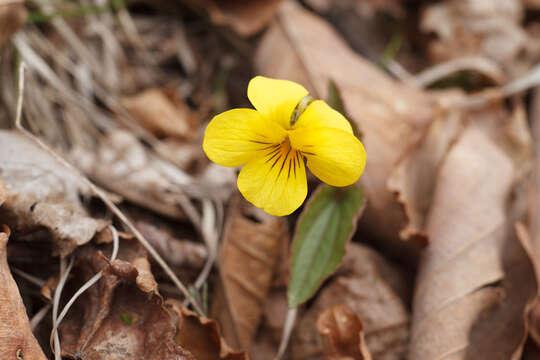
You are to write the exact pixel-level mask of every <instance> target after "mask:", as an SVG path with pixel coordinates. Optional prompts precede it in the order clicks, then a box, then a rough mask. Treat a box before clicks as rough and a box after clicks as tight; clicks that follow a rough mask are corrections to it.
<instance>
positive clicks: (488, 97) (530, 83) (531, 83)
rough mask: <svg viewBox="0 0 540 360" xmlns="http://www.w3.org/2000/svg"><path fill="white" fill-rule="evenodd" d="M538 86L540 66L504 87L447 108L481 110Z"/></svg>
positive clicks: (495, 88)
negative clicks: (492, 103)
mask: <svg viewBox="0 0 540 360" xmlns="http://www.w3.org/2000/svg"><path fill="white" fill-rule="evenodd" d="M538 85H540V64H538V65H536V66H534V67H533V68H532V69H531V70H529V71H528V72H527V73H526V74H525V75H523V76H522V77H520V78H518V79H516V80H514V81H511V82H509V83H508V84H506V85H504V86H501V87H494V88H490V89H487V90H485V91H482V92H480V93H478V94H474V95H470V96H468V97H466V98H463V99H460V100H457V101H456V102H454V103H451V104H450V105H447V107H448V108H452V109H471V108H479V107H483V106H485V105H487V104H489V103H491V102H493V101H499V100H501V99H504V98H506V97H509V96H512V95H515V94H518V93H520V92H522V91H525V90H527V89H530V88H532V87H535V86H538Z"/></svg>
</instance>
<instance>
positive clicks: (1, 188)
mask: <svg viewBox="0 0 540 360" xmlns="http://www.w3.org/2000/svg"><path fill="white" fill-rule="evenodd" d="M6 198H7V190H6V186H5V185H4V183H3V182H2V180H0V206H2V204H3V203H4V201H6Z"/></svg>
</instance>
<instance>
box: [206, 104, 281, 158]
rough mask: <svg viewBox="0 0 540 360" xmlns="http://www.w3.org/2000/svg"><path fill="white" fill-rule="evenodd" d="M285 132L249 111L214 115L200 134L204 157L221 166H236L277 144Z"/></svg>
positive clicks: (237, 110) (256, 113)
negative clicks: (202, 139)
mask: <svg viewBox="0 0 540 360" xmlns="http://www.w3.org/2000/svg"><path fill="white" fill-rule="evenodd" d="M286 136H287V133H286V132H285V130H283V129H282V128H281V126H279V125H278V124H276V123H273V122H271V121H266V120H265V119H263V118H262V116H261V115H260V114H259V113H258V112H257V111H255V110H253V109H233V110H229V111H225V112H223V113H221V114H219V115H217V116H215V117H214V118H213V119H212V120H211V121H210V123H209V124H208V126H207V127H206V130H205V133H204V141H203V149H204V152H205V153H206V156H208V158H209V159H210V160H212V161H213V162H215V163H218V164H220V165H223V166H240V165H244V164H246V163H247V162H248V161H250V160H251V159H252V158H253V157H255V156H256V155H257V152H258V151H264V150H265V149H269V148H270V146H272V145H274V144H279V143H281V142H282V141H283V140H284V139H285V137H286Z"/></svg>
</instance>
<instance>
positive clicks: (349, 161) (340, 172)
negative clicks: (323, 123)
mask: <svg viewBox="0 0 540 360" xmlns="http://www.w3.org/2000/svg"><path fill="white" fill-rule="evenodd" d="M289 139H290V141H291V145H292V147H293V148H294V149H297V150H300V151H301V152H302V154H304V156H306V157H307V159H308V160H307V166H308V167H309V169H310V170H311V172H312V173H313V174H315V176H317V177H318V178H319V179H321V180H322V181H324V182H325V183H327V184H329V185H332V186H347V185H350V184H352V183H354V182H356V181H357V180H358V178H359V177H360V175H362V172H363V171H364V167H365V165H366V151H365V150H364V146H363V145H362V143H361V142H360V140H358V139H357V138H356V137H355V136H354V135H352V134H350V133H348V132H346V131H344V130H340V129H335V128H330V127H324V128H300V129H297V130H293V131H291V132H290V133H289Z"/></svg>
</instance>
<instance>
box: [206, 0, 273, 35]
mask: <svg viewBox="0 0 540 360" xmlns="http://www.w3.org/2000/svg"><path fill="white" fill-rule="evenodd" d="M280 2H281V0H243V1H238V0H203V1H201V4H202V5H203V6H204V7H205V8H206V10H207V11H208V14H209V15H210V19H211V20H212V22H213V23H215V24H217V25H228V26H230V27H232V28H233V29H234V31H236V32H237V33H238V34H239V35H241V36H251V35H254V34H256V33H257V32H259V31H261V30H262V29H263V28H264V27H265V26H266V25H268V23H270V21H272V19H273V17H274V14H275V13H276V11H277V8H278V6H279V3H280Z"/></svg>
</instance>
